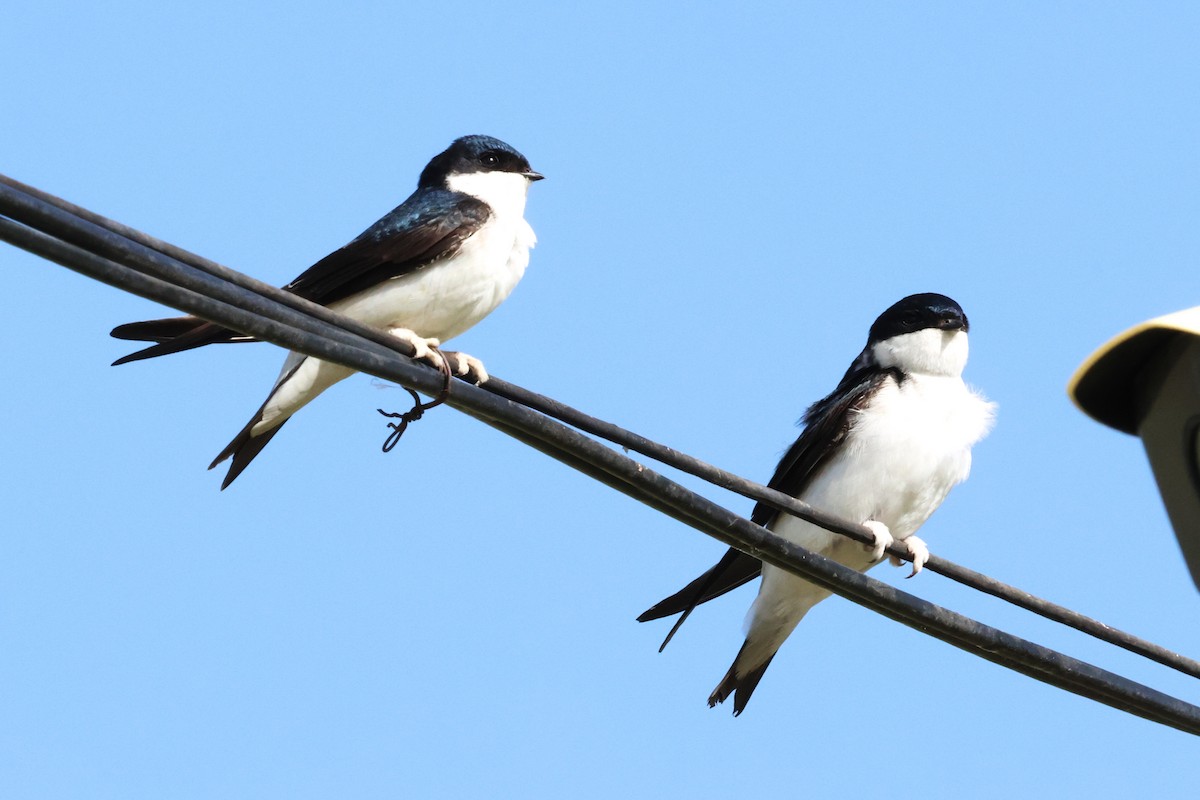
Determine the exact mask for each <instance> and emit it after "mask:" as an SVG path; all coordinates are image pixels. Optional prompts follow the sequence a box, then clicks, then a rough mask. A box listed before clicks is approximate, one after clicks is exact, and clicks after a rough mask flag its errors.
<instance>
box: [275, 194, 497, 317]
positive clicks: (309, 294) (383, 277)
mask: <svg viewBox="0 0 1200 800" xmlns="http://www.w3.org/2000/svg"><path fill="white" fill-rule="evenodd" d="M490 215H491V210H490V209H489V208H488V206H487V204H486V203H484V202H483V201H482V200H477V199H476V198H474V197H471V196H470V195H465V194H460V193H458V192H451V191H448V190H446V189H421V190H418V191H417V193H415V194H414V195H413V196H412V197H410V198H409V199H408V200H406V201H404V203H402V204H401V205H400V206H398V207H397V208H395V209H394V210H392V211H391V212H390V213H388V214H387V215H386V216H385V217H383V218H382V219H381V220H379V221H378V222H376V223H375V224H374V225H372V226H371V227H369V228H367V229H366V230H365V231H363V232H362V233H361V234H360V235H359V236H358V237H357V238H356V239H355V240H354V241H352V242H350V243H349V244H347V245H346V246H345V247H342V248H339V249H337V250H334V251H333V252H332V253H330V254H329V255H327V256H325V257H324V258H322V259H321V260H320V261H318V262H317V263H316V264H313V265H312V266H311V267H309V268H308V269H306V270H305V271H304V272H303V273H302V274H301V275H300V276H299V277H297V278H296V279H295V280H294V281H292V282H291V283H289V284H288V285H287V286H285V287H283V288H284V289H287V290H288V291H289V292H294V293H296V294H298V295H300V296H301V297H303V298H306V299H308V300H312V301H313V302H314V303H320V304H321V305H329V304H330V303H335V302H337V301H338V300H342V299H344V298H347V297H349V296H350V295H352V294H356V293H358V292H361V291H362V290H364V289H369V288H371V287H372V286H375V285H377V284H380V283H383V282H384V281H387V280H389V279H391V278H398V277H400V276H401V275H407V274H408V273H410V272H415V271H416V270H419V269H421V268H422V267H426V266H429V265H430V264H432V263H434V262H436V261H441V260H442V259H445V258H449V257H450V256H452V255H454V253H456V252H458V248H459V247H461V246H462V243H463V242H464V241H466V239H467V238H468V237H470V236H471V234H473V233H475V231H477V230H479V228H480V226H481V225H483V223H484V222H486V221H487V219H488V217H489V216H490Z"/></svg>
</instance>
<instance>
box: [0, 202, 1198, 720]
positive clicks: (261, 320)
mask: <svg viewBox="0 0 1200 800" xmlns="http://www.w3.org/2000/svg"><path fill="white" fill-rule="evenodd" d="M28 206H29V203H28V201H27V199H26V200H21V201H20V202H13V199H12V198H11V197H9V194H8V192H4V191H0V213H3V214H7V215H9V216H10V217H13V219H16V217H17V214H19V213H24V210H27V208H28ZM14 209H15V211H16V213H14ZM60 223H62V221H61V220H59V221H58V222H57V223H53V224H49V225H47V226H45V227H46V228H47V230H46V231H45V232H43V231H38V230H33V229H31V228H30V227H27V226H26V225H23V224H20V223H18V222H13V221H10V220H5V219H0V238H2V239H4V240H6V241H9V242H11V243H13V244H15V245H17V246H18V247H22V248H24V249H27V250H29V251H30V252H33V253H35V254H38V255H41V256H43V257H45V258H47V259H50V260H52V261H55V262H56V263H60V264H63V265H64V266H68V267H70V268H72V269H75V270H77V271H79V272H82V273H83V274H86V275H89V276H91V277H94V278H96V279H98V280H102V281H105V282H107V283H110V284H112V285H115V286H118V287H120V288H124V289H126V290H128V291H133V292H135V293H137V294H140V295H142V296H145V297H149V298H151V299H155V300H158V301H160V302H165V303H168V304H170V305H174V306H176V307H178V308H182V309H184V310H185V311H188V312H190V313H194V314H197V315H199V316H203V317H205V318H206V319H211V320H213V321H214V322H216V323H218V324H221V325H224V326H226V327H230V328H232V329H235V330H238V331H243V332H245V333H248V334H250V335H253V336H256V337H259V338H262V339H264V340H267V341H271V342H274V343H276V344H278V345H280V346H282V347H287V348H289V349H293V350H298V351H300V352H303V353H306V354H309V355H312V356H314V357H317V358H322V359H327V360H330V361H336V362H338V363H342V364H345V365H347V366H349V367H351V368H353V369H356V370H359V371H362V372H366V373H368V374H372V375H376V376H377V377H380V378H383V379H385V380H391V381H395V382H397V383H400V384H402V385H405V386H409V387H412V388H416V389H419V390H420V391H422V392H424V393H426V394H431V395H432V394H434V393H436V391H437V390H438V388H439V386H438V384H439V383H440V381H439V376H438V374H437V373H436V372H434V371H433V370H431V369H428V368H425V367H422V366H417V365H414V364H413V363H412V362H411V361H410V360H408V359H406V358H403V357H398V356H397V355H396V353H395V352H394V350H393V349H392V348H386V347H382V346H380V345H379V344H377V343H374V342H371V341H363V340H362V339H361V338H359V337H355V336H353V335H349V334H347V333H346V331H344V330H339V329H337V328H336V327H333V326H330V325H325V324H321V323H319V322H315V321H313V320H311V319H309V320H307V322H308V323H309V324H308V325H298V324H296V323H295V321H294V317H295V316H303V315H294V314H292V313H290V312H291V311H292V310H291V309H288V308H282V307H280V306H279V305H278V304H276V303H272V302H270V301H265V302H258V300H261V299H263V298H257V299H256V298H255V297H254V296H253V295H249V294H247V293H245V292H234V293H233V294H234V295H235V296H237V295H240V296H241V300H242V301H243V302H245V304H246V306H248V307H241V306H239V305H237V304H236V303H229V302H224V301H223V299H214V298H213V297H209V296H207V294H205V293H204V292H203V291H197V290H194V289H190V288H184V287H181V286H177V285H174V283H173V282H171V281H166V280H163V279H160V278H158V277H153V276H148V275H145V274H141V273H140V272H138V271H137V269H136V268H131V266H130V264H128V263H124V262H122V261H119V260H114V259H109V258H106V257H102V256H100V255H97V253H95V252H91V251H90V250H89V249H87V247H86V246H75V245H72V244H70V243H68V242H66V241H64V240H63V239H60V238H56V237H57V234H56V233H55V232H54V230H52V229H54V228H56V227H60ZM66 228H67V229H70V234H71V235H72V237H73V238H82V239H87V238H88V235H86V234H87V232H86V230H85V226H84V225H82V224H81V221H80V220H79V219H77V218H76V219H74V221H73V222H71V223H68V224H66ZM64 238H65V237H64ZM130 244H133V245H135V247H133V248H132V249H133V251H135V252H126V253H125V255H126V257H128V258H129V260H130V261H131V262H139V263H152V264H153V266H154V269H155V270H157V271H158V272H159V273H160V274H163V275H169V276H172V281H173V280H175V279H179V280H181V281H189V280H192V278H194V276H191V277H189V276H188V273H191V272H194V271H195V270H193V269H192V268H191V267H188V266H187V265H186V264H181V263H179V262H177V261H174V260H173V259H170V258H168V257H166V256H165V255H164V254H162V253H160V252H153V251H138V248H139V247H140V246H137V245H136V243H133V242H130ZM101 246H102V247H107V245H104V244H103V243H102V244H101ZM143 250H144V248H143ZM201 283H202V284H203V283H204V282H203V281H202V282H201ZM218 283H219V282H218ZM210 288H215V287H213V286H208V285H205V289H206V290H207V289H210ZM226 288H228V287H226ZM220 293H221V292H214V294H220ZM447 403H448V404H449V405H452V406H453V407H455V408H458V409H459V410H462V411H463V412H465V413H467V414H469V415H471V416H474V417H476V418H478V419H480V420H482V421H484V422H485V423H487V424H489V425H492V426H493V427H496V428H498V429H500V430H502V431H504V432H505V433H508V434H509V435H512V436H514V437H515V438H517V439H519V440H521V441H523V442H525V443H527V444H530V445H531V446H533V447H535V448H537V449H539V450H541V451H543V452H546V453H547V454H549V455H551V456H552V457H554V458H556V459H558V460H560V461H563V462H564V463H567V464H568V465H570V466H572V467H574V468H576V469H578V470H580V471H582V472H584V473H586V474H589V475H591V476H592V477H595V478H597V479H598V480H600V481H602V482H604V483H605V484H607V485H609V486H612V487H613V488H616V489H618V490H620V491H622V492H624V493H625V494H628V495H630V496H631V497H634V498H635V499H638V500H640V501H641V502H644V503H646V504H648V505H650V506H651V507H653V508H656V509H658V510H660V511H663V512H664V513H667V514H668V515H670V516H672V517H674V518H676V519H679V520H680V521H683V522H685V523H686V524H688V525H691V526H692V527H695V528H697V529H699V530H701V531H703V532H705V533H708V534H709V535H712V536H714V537H715V538H717V539H719V540H721V541H723V542H725V543H727V544H730V545H733V546H735V547H738V548H739V549H742V550H744V551H745V552H747V553H750V554H751V555H753V556H755V557H758V558H762V559H763V560H765V561H767V562H768V563H771V564H775V565H777V566H780V567H782V568H784V569H788V570H789V571H792V572H794V573H796V574H798V575H801V576H802V577H804V578H806V579H808V580H810V581H812V582H814V583H816V584H817V585H820V586H822V587H824V588H828V589H830V590H831V591H834V592H836V593H838V594H840V595H843V596H845V597H847V598H849V599H851V600H852V601H854V602H856V603H859V604H861V605H864V606H866V607H867V608H870V609H872V610H875V611H878V612H880V613H883V614H885V615H887V616H888V617H890V618H892V619H895V620H897V621H900V622H903V623H904V624H906V625H909V626H910V627H914V628H916V629H917V630H920V631H922V632H924V633H928V634H930V635H933V636H935V637H937V638H939V639H942V640H943V641H946V642H948V643H950V644H954V645H955V646H957V647H960V648H962V649H964V650H967V651H968V652H971V653H973V654H975V655H978V656H981V657H983V658H986V659H988V660H990V661H993V662H995V663H998V664H1002V665H1004V666H1006V667H1008V668H1010V669H1014V670H1016V671H1018V672H1021V673H1022V674H1026V675H1029V676H1031V677H1034V678H1036V679H1038V680H1041V681H1044V682H1046V683H1049V684H1051V685H1054V686H1058V687H1060V688H1063V689H1066V690H1068V691H1071V692H1074V693H1076V694H1080V695H1082V696H1084V697H1089V698H1091V699H1094V700H1097V701H1099V702H1103V703H1106V704H1107V705H1110V706H1112V707H1114V708H1118V709H1121V710H1124V711H1127V712H1129V713H1132V714H1136V715H1138V716H1142V717H1144V718H1146V719H1150V720H1153V721H1156V722H1159V723H1162V724H1165V725H1169V726H1172V727H1175V728H1178V729H1180V730H1184V731H1187V732H1189V733H1193V734H1200V708H1198V707H1196V706H1194V705H1191V704H1189V703H1186V702H1184V701H1182V700H1179V699H1177V698H1173V697H1170V696H1169V695H1165V694H1163V693H1161V692H1157V691H1155V690H1153V689H1150V688H1148V687H1145V686H1142V685H1140V684H1138V683H1135V682H1133V681H1130V680H1128V679H1126V678H1123V677H1121V676H1119V675H1115V674H1113V673H1110V672H1107V671H1105V670H1102V669H1100V668H1098V667H1095V666H1092V665H1090V664H1087V663H1085V662H1082V661H1079V660H1077V659H1073V658H1071V657H1069V656H1066V655H1063V654H1061V653H1058V652H1056V651H1053V650H1050V649H1047V648H1044V647H1041V646H1040V645H1036V644H1033V643H1032V642H1028V641H1025V640H1023V639H1021V638H1019V637H1016V636H1013V635H1011V634H1008V633H1005V632H1003V631H999V630H997V629H995V628H991V627H989V626H986V625H983V624H982V623H979V622H976V621H975V620H971V619H969V618H967V617H964V616H962V615H959V614H957V613H955V612H952V611H950V610H948V609H945V608H941V607H939V606H936V605H934V604H932V603H928V602H927V601H924V600H921V599H919V598H916V597H914V596H912V595H909V594H907V593H905V592H902V591H900V590H899V589H896V588H893V587H891V586H888V585H886V584H883V583H880V582H879V581H876V580H875V579H873V578H870V577H869V576H866V575H864V574H862V573H858V572H856V571H854V570H849V569H847V568H845V567H843V566H841V565H839V564H837V563H836V562H833V561H830V560H829V559H826V558H824V557H822V556H820V555H817V554H815V553H811V552H808V551H806V550H804V549H803V548H799V547H797V546H795V545H793V544H791V543H790V542H788V541H786V540H784V539H782V538H781V537H779V536H777V535H775V534H774V533H772V532H770V531H768V530H766V529H765V528H762V527H761V526H758V525H755V524H753V523H751V522H750V521H749V520H746V519H744V518H741V517H738V516H737V515H734V514H733V513H732V512H730V511H728V510H727V509H724V508H721V507H720V506H718V505H716V504H715V503H713V502H712V501H709V500H708V499H707V498H703V497H701V496H700V495H697V494H695V493H693V492H690V491H688V490H687V489H685V488H684V487H682V486H680V485H679V484H676V483H674V482H672V481H669V480H668V479H666V478H665V477H663V476H661V475H659V474H657V473H655V472H653V471H652V470H649V469H646V468H645V467H644V466H642V465H641V464H638V463H637V462H635V461H633V460H632V459H629V458H627V457H625V456H623V455H621V454H619V453H616V452H615V451H613V450H611V449H609V448H607V447H604V446H603V445H601V444H599V443H598V442H596V441H594V440H592V439H590V438H588V437H586V436H583V435H582V434H580V433H578V432H576V431H573V430H571V429H569V428H566V427H564V426H562V425H560V424H558V423H556V422H553V421H551V420H550V419H548V418H547V417H546V416H544V415H542V414H539V413H536V412H534V411H531V410H530V409H528V408H525V407H523V406H521V405H519V404H517V403H514V402H511V401H508V400H506V399H504V398H501V397H498V396H496V395H493V394H490V393H488V392H485V391H482V390H480V389H478V388H476V387H473V386H470V385H467V384H463V383H455V384H454V388H453V390H452V392H451V394H450V397H449V398H448V400H447Z"/></svg>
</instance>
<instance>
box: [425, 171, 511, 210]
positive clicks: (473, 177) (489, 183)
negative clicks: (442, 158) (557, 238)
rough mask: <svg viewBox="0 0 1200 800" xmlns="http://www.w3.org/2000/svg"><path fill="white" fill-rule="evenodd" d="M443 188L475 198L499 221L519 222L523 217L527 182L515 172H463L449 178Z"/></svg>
mask: <svg viewBox="0 0 1200 800" xmlns="http://www.w3.org/2000/svg"><path fill="white" fill-rule="evenodd" d="M446 187H447V188H448V189H450V191H452V192H462V193H463V194H469V195H471V196H472V197H475V198H478V199H480V200H482V201H483V202H485V203H487V204H488V205H489V206H491V207H492V213H493V214H495V215H496V216H497V217H499V218H501V219H507V218H516V219H519V218H521V217H522V216H524V214H525V197H526V195H528V194H529V179H528V178H526V177H525V176H524V175H518V174H516V173H515V172H465V173H459V174H457V175H451V176H450V177H449V178H447V179H446Z"/></svg>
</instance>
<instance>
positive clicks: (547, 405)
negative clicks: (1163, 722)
mask: <svg viewBox="0 0 1200 800" xmlns="http://www.w3.org/2000/svg"><path fill="white" fill-rule="evenodd" d="M0 185H4V186H8V187H10V188H12V189H15V190H17V192H19V193H21V194H24V195H26V196H28V197H29V198H32V199H35V200H38V201H41V202H42V203H44V204H46V205H48V206H51V207H53V208H55V209H58V210H59V211H62V212H65V213H66V214H67V215H68V217H63V218H60V221H65V220H66V219H67V218H69V217H70V216H73V217H76V218H77V219H80V220H83V221H85V222H88V223H91V224H92V225H94V226H96V227H97V228H102V229H104V230H106V231H109V232H111V233H115V234H117V235H118V236H120V237H123V238H125V239H128V240H130V241H132V242H135V243H137V244H139V245H142V246H143V247H146V248H149V249H151V250H154V251H157V252H159V253H161V254H163V255H166V256H168V257H169V258H172V259H175V260H177V261H179V262H182V263H184V264H187V265H188V266H191V267H194V268H196V269H197V270H200V271H201V272H205V273H208V274H209V275H213V276H215V277H217V278H221V279H224V280H226V281H229V282H231V283H233V284H234V285H236V286H240V287H242V288H245V289H249V290H251V291H252V292H254V293H256V294H259V295H261V296H263V297H266V298H269V299H271V300H275V301H276V302H279V303H281V304H283V305H285V306H287V307H289V308H292V309H295V310H297V311H299V312H302V313H303V314H308V315H311V316H313V317H316V318H317V319H318V320H321V321H323V322H326V323H329V324H330V325H333V326H335V327H338V328H341V329H343V330H345V331H348V332H350V333H353V334H355V335H357V336H361V337H363V338H365V339H368V340H370V341H373V342H376V343H378V344H381V345H383V346H384V347H387V348H389V349H392V350H397V351H399V352H401V353H403V354H405V355H412V348H411V346H410V345H409V344H408V343H407V342H405V341H403V340H400V339H396V338H394V337H392V336H390V335H388V334H387V333H385V332H384V331H381V330H379V329H378V328H372V327H370V326H368V325H364V324H362V323H361V322H358V321H357V320H352V319H350V318H348V317H344V316H342V315H340V314H336V313H334V312H332V311H330V310H329V309H328V308H326V307H324V306H321V305H317V304H316V303H312V302H309V301H308V300H305V299H303V298H300V297H297V296H296V295H294V294H292V293H291V292H287V291H284V290H282V289H279V288H278V287H275V286H272V285H270V284H267V283H263V282H262V281H259V280H256V279H255V278H251V277H250V276H248V275H244V274H242V273H240V272H237V271H235V270H232V269H230V268H229V267H226V266H223V265H221V264H218V263H216V262H214V261H210V260H209V259H206V258H204V257H202V256H199V255H196V254H195V253H191V252H189V251H187V250H184V249H183V248H180V247H177V246H176V245H172V244H169V243H167V242H164V241H162V240H160V239H157V238H155V237H153V236H150V235H149V234H146V233H143V232H142V231H139V230H136V229H134V228H131V227H129V226H127V225H124V224H122V223H119V222H116V221H114V220H111V219H108V218H107V217H103V216H101V215H99V214H96V213H95V212H92V211H89V210H87V209H85V208H81V207H80V206H77V205H75V204H73V203H70V202H68V201H66V200H63V199H61V198H59V197H56V196H54V195H52V194H49V193H47V192H43V191H41V190H40V189H36V188H34V187H32V186H27V185H26V184H23V183H21V182H19V181H16V180H14V179H12V178H9V177H7V176H4V175H0ZM306 329H307V330H313V331H316V330H317V328H315V327H309V328H306ZM484 388H485V389H486V390H487V391H489V392H492V393H493V394H497V395H499V396H501V397H505V398H507V399H509V400H513V401H515V402H518V403H520V404H522V405H524V406H527V407H529V408H532V409H535V410H537V411H540V412H542V413H543V414H546V415H547V416H550V417H553V418H554V419H558V420H560V421H562V422H566V423H567V424H569V425H572V426H574V427H576V428H579V429H580V430H582V431H585V432H587V433H591V434H593V435H595V436H599V437H601V438H603V439H607V440H608V441H610V442H613V443H614V444H617V445H620V446H621V447H624V448H627V449H629V450H633V451H635V452H638V453H641V454H642V455H645V456H648V457H650V458H653V459H655V460H657V461H660V462H662V463H664V464H667V465H669V466H671V467H674V468H676V469H679V470H681V471H683V472H686V473H688V474H691V475H694V476H696V477H699V478H701V479H703V480H706V481H708V482H709V483H712V484H713V485H715V486H719V487H721V488H723V489H728V490H730V491H732V492H736V493H738V494H741V495H742V496H744V497H748V498H750V499H752V500H757V501H762V502H764V503H767V504H768V505H770V506H772V507H773V508H776V509H779V510H782V511H786V512H787V513H789V514H792V515H794V516H797V517H799V518H801V519H804V520H807V521H809V522H812V523H813V524H816V525H819V526H821V527H823V528H825V529H826V530H829V531H833V532H835V533H839V534H842V535H844V536H848V537H850V538H851V539H854V540H855V541H858V542H863V543H871V542H873V541H874V539H873V537H872V536H871V534H870V532H869V531H868V530H867V529H866V528H865V527H863V526H861V525H855V524H853V523H851V522H848V521H847V520H844V519H840V518H838V517H835V516H832V515H830V514H827V513H825V512H823V511H821V510H820V509H817V508H814V507H812V506H810V505H808V504H807V503H805V502H803V501H802V500H797V499H796V498H794V497H791V496H789V495H787V494H784V493H783V492H779V491H777V490H775V489H771V488H769V487H767V486H763V485H762V484H759V483H755V482H753V481H749V480H746V479H745V478H742V477H741V476H738V475H735V474H733V473H731V472H728V471H726V470H723V469H720V468H718V467H715V466H713V465H711V464H708V463H706V462H704V461H701V460H699V459H697V458H694V457H692V456H689V455H687V454H686V453H681V452H679V451H678V450H675V449H673V448H671V447H667V446H666V445H663V444H659V443H658V442H655V441H652V440H650V439H647V438H645V437H643V436H640V435H638V434H635V433H632V432H631V431H628V430H625V429H624V428H621V427H619V426H617V425H614V424H613V423H611V422H606V421H604V420H601V419H598V418H596V417H593V416H590V415H588V414H585V413H583V412H582V411H579V410H577V409H575V408H572V407H571V406H568V405H566V404H564V403H560V402H559V401H557V400H554V399H552V398H549V397H546V396H544V395H541V394H538V393H536V392H532V391H529V390H528V389H524V388H522V387H520V386H517V385H515V384H511V383H508V382H507V381H504V380H502V379H500V378H497V377H492V378H491V379H490V380H489V381H488V382H487V384H485V386H484ZM888 552H889V553H891V554H892V555H897V556H900V557H902V558H907V556H908V553H907V550H905V549H903V548H900V547H898V546H893V547H891V548H889V550H888ZM925 567H926V569H928V570H930V571H931V572H936V573H938V574H940V575H943V576H945V577H947V578H950V579H951V580H954V581H957V582H958V583H961V584H963V585H965V586H969V587H971V588H973V589H976V590H978V591H981V592H984V593H985V594H989V595H992V596H993V597H997V598H999V599H1001V600H1005V601H1007V602H1009V603H1012V604H1013V605H1016V606H1018V607H1020V608H1023V609H1026V610H1027V611H1031V612H1033V613H1035V614H1038V615H1040V616H1042V617H1045V618H1047V619H1050V620H1053V621H1055V622H1059V623H1061V624H1064V625H1067V626H1069V627H1072V628H1074V629H1076V630H1079V631H1082V632H1083V633H1086V634H1088V635H1090V636H1094V637H1096V638H1098V639H1101V640H1102V641H1105V642H1108V643H1109V644H1112V645H1115V646H1117V647H1121V648H1123V649H1125V650H1128V651H1130V652H1133V653H1137V654H1138V655H1141V656H1143V657H1145V658H1148V659H1150V660H1152V661H1155V662H1157V663H1159V664H1163V665H1164V666H1168V667H1171V668H1172V669H1175V670H1178V671H1180V672H1183V673H1185V674H1187V675H1190V676H1192V677H1195V678H1200V661H1196V660H1194V659H1191V658H1188V657H1186V656H1183V655H1181V654H1179V653H1176V652H1174V651H1172V650H1168V649H1167V648H1165V647H1162V646H1161V645H1157V644H1154V643H1153V642H1149V641H1147V640H1145V639H1142V638H1140V637H1137V636H1134V635H1133V634H1130V633H1127V632H1125V631H1122V630H1119V629H1117V628H1113V627H1112V626H1110V625H1107V624H1105V623H1103V622H1100V621H1099V620H1096V619H1093V618H1091V617H1088V616H1086V615H1084V614H1081V613H1079V612H1078V611H1074V610H1072V609H1069V608H1066V607H1065V606H1061V605H1058V604H1056V603H1052V602H1050V601H1048V600H1045V599H1043V598H1040V597H1037V596H1035V595H1033V594H1030V593H1029V592H1026V591H1024V590H1022V589H1018V588H1017V587H1015V586H1011V585H1009V584H1007V583H1004V582H1002V581H999V580H996V579H995V578H992V577H989V576H987V575H984V574H983V573H980V572H977V571H975V570H973V569H969V568H967V567H964V566H962V565H960V564H956V563H954V562H952V561H948V560H946V559H944V558H940V557H938V556H936V555H931V556H930V559H929V561H928V562H927V563H926V565H925Z"/></svg>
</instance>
